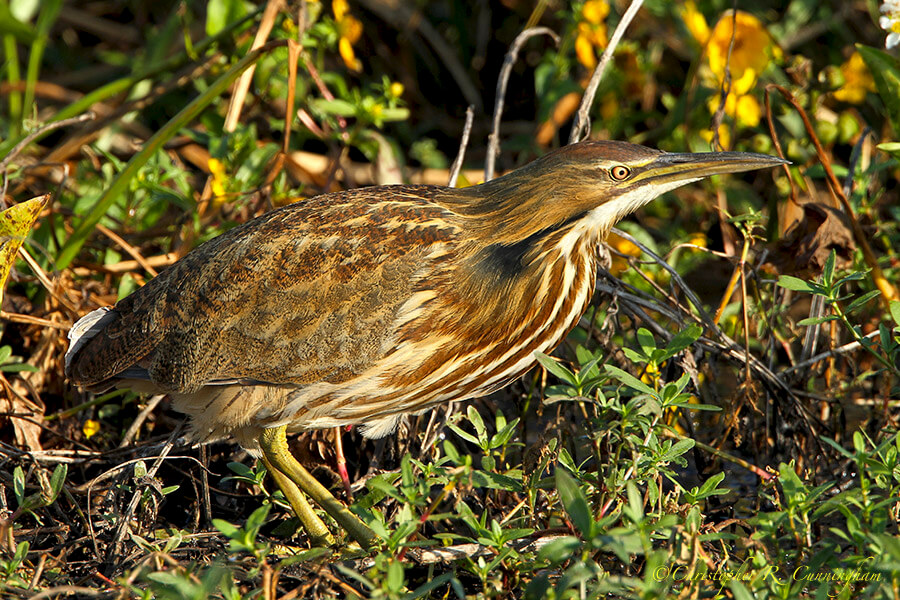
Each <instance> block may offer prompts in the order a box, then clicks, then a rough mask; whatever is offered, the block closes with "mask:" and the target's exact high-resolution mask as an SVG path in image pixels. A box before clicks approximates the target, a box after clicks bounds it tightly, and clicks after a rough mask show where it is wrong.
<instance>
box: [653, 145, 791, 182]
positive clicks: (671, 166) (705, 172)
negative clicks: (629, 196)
mask: <svg viewBox="0 0 900 600" xmlns="http://www.w3.org/2000/svg"><path fill="white" fill-rule="evenodd" d="M784 164H790V161H787V160H783V159H781V158H778V157H776V156H769V155H768V154H756V153H753V152H698V153H692V152H666V153H664V154H661V155H660V156H659V158H657V159H655V160H653V161H652V162H650V163H649V164H647V165H646V166H645V167H644V169H642V171H643V173H642V174H641V175H643V176H639V177H637V178H636V179H635V181H637V180H643V181H647V182H649V181H653V182H658V183H666V182H676V181H684V182H687V181H695V180H697V179H702V178H704V177H709V176H710V175H718V174H721V173H740V172H742V171H752V170H754V169H766V168H769V167H776V166H778V165H784Z"/></svg>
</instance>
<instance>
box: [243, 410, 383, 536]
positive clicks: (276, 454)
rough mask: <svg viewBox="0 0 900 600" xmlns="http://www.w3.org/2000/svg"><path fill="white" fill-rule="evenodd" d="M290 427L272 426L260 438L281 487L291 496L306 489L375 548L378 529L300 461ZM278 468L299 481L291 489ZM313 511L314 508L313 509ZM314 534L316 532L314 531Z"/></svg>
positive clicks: (295, 506)
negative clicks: (288, 432) (289, 438)
mask: <svg viewBox="0 0 900 600" xmlns="http://www.w3.org/2000/svg"><path fill="white" fill-rule="evenodd" d="M286 429H287V428H286V427H285V426H282V427H272V428H271V429H266V430H265V431H263V434H262V435H261V436H260V438H259V443H260V446H261V447H262V451H263V454H264V455H265V457H266V461H267V462H268V464H269V465H271V466H272V467H273V468H272V472H273V476H274V477H275V481H276V482H277V483H278V485H279V487H281V491H283V492H284V495H285V496H287V497H288V499H289V500H290V498H291V495H293V496H294V497H300V494H299V493H294V492H295V491H296V492H300V490H303V492H305V493H306V495H308V496H309V497H310V498H312V499H313V500H314V501H315V502H316V504H318V505H319V506H321V507H322V508H323V509H324V510H325V512H327V513H328V514H329V515H331V518H333V519H334V520H335V521H337V523H338V525H340V526H341V527H343V528H344V529H345V530H346V531H347V533H349V534H350V537H352V538H353V539H354V540H356V541H357V542H358V543H359V545H360V546H362V547H363V548H366V549H368V548H371V547H372V545H373V544H374V541H375V533H374V532H373V531H372V530H371V529H369V528H368V527H367V526H366V525H365V523H363V522H362V521H360V520H359V519H358V518H357V517H356V515H354V514H353V513H352V512H350V511H349V510H347V507H346V506H344V505H343V504H341V503H340V502H338V500H337V498H335V497H334V496H332V495H331V492H329V491H328V490H327V489H325V486H323V485H322V484H321V483H319V482H318V481H316V479H315V477H313V476H312V475H311V474H310V472H309V471H307V470H306V469H305V468H303V465H301V464H300V463H299V462H297V459H296V458H294V456H293V455H292V454H291V451H290V449H289V448H288V445H287V437H286V435H285V431H286ZM276 471H277V472H279V475H280V476H281V477H282V478H283V479H288V480H289V481H290V482H291V484H296V486H294V485H290V486H288V488H291V491H289V490H288V489H286V487H285V486H284V485H283V484H282V481H283V479H279V477H278V476H277V475H274V473H275V472H276ZM297 488H299V489H297ZM304 502H305V498H304ZM291 505H292V506H293V507H294V510H295V511H297V513H298V515H297V516H299V517H300V519H301V521H303V519H304V518H303V517H302V516H300V510H301V509H300V507H298V506H297V505H295V504H294V501H293V500H291ZM306 506H307V507H309V504H308V503H306ZM310 512H312V511H311V510H310ZM313 516H315V514H313ZM316 520H318V517H316ZM319 523H321V521H319ZM303 524H304V526H307V523H306V521H303ZM310 535H312V533H311V532H310Z"/></svg>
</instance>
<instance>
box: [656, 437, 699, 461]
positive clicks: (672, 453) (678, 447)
mask: <svg viewBox="0 0 900 600" xmlns="http://www.w3.org/2000/svg"><path fill="white" fill-rule="evenodd" d="M694 444H695V442H694V440H691V439H685V440H678V441H677V442H675V444H674V445H673V446H672V447H671V448H669V449H668V450H667V451H666V452H665V453H663V454H662V455H661V456H660V457H659V459H660V460H662V461H671V460H674V459H676V458H678V457H679V456H681V455H682V454H684V453H685V452H689V451H690V450H691V448H693V447H694Z"/></svg>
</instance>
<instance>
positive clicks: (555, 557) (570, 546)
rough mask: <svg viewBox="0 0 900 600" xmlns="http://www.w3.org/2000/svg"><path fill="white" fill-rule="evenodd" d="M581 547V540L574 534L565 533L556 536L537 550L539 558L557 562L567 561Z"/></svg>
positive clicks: (553, 562)
mask: <svg viewBox="0 0 900 600" xmlns="http://www.w3.org/2000/svg"><path fill="white" fill-rule="evenodd" d="M579 548H581V540H579V539H578V538H577V537H575V536H571V535H567V536H564V537H561V538H557V539H555V540H553V541H552V542H550V543H549V544H547V545H546V546H544V547H543V548H541V549H540V550H539V551H538V558H539V559H540V560H547V561H550V562H551V563H552V564H559V563H561V562H564V561H567V560H569V559H570V558H572V556H573V555H574V554H575V553H576V552H577V551H578V549H579Z"/></svg>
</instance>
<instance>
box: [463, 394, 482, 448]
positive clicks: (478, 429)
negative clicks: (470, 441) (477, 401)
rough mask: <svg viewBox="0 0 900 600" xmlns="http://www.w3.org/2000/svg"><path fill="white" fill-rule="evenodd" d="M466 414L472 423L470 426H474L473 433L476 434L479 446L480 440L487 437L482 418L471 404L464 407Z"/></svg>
mask: <svg viewBox="0 0 900 600" xmlns="http://www.w3.org/2000/svg"><path fill="white" fill-rule="evenodd" d="M466 416H467V417H468V418H469V421H470V422H471V423H472V427H474V428H475V435H477V436H478V445H479V446H480V445H481V441H482V440H486V439H487V429H485V426H484V420H483V419H482V418H481V415H480V414H479V413H478V410H477V409H476V408H475V407H474V406H472V405H471V404H470V405H469V406H467V407H466Z"/></svg>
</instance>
